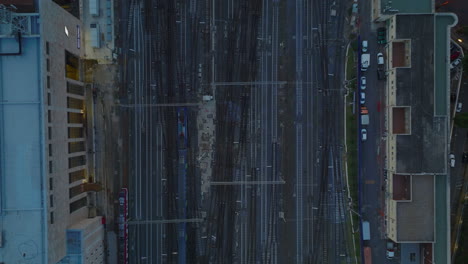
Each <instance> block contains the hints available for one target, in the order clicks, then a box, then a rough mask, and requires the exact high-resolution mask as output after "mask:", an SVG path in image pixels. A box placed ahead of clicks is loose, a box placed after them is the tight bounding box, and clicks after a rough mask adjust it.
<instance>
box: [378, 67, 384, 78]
mask: <svg viewBox="0 0 468 264" xmlns="http://www.w3.org/2000/svg"><path fill="white" fill-rule="evenodd" d="M377 79H379V80H385V72H384V70H383V69H377Z"/></svg>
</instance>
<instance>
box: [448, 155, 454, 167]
mask: <svg viewBox="0 0 468 264" xmlns="http://www.w3.org/2000/svg"><path fill="white" fill-rule="evenodd" d="M449 160H450V167H452V168H454V167H455V155H453V154H450V155H449Z"/></svg>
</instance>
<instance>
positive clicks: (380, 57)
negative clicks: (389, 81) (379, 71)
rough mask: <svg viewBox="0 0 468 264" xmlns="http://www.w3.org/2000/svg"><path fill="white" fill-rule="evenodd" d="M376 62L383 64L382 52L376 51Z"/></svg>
mask: <svg viewBox="0 0 468 264" xmlns="http://www.w3.org/2000/svg"><path fill="white" fill-rule="evenodd" d="M377 64H378V65H383V64H384V57H383V53H382V52H379V53H377Z"/></svg>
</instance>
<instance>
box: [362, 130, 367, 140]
mask: <svg viewBox="0 0 468 264" xmlns="http://www.w3.org/2000/svg"><path fill="white" fill-rule="evenodd" d="M361 140H362V141H366V140H367V130H366V129H365V128H363V129H361Z"/></svg>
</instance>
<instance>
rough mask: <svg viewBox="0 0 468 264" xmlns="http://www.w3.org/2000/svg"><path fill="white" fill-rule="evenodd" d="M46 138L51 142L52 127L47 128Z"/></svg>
mask: <svg viewBox="0 0 468 264" xmlns="http://www.w3.org/2000/svg"><path fill="white" fill-rule="evenodd" d="M47 130H48V136H49V140H52V127H48V129H47Z"/></svg>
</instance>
